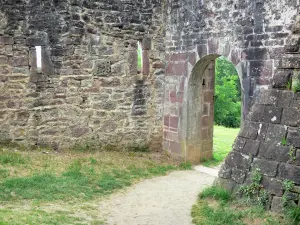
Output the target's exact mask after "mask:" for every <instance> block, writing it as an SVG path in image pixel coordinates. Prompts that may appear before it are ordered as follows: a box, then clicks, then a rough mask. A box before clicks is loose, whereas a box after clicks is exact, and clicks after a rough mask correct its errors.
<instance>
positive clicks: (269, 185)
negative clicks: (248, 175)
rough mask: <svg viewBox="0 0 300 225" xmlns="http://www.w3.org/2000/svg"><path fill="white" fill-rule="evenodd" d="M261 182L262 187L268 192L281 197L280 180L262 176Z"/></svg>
mask: <svg viewBox="0 0 300 225" xmlns="http://www.w3.org/2000/svg"><path fill="white" fill-rule="evenodd" d="M261 184H262V185H263V187H264V189H266V190H268V191H269V192H270V194H272V195H276V196H278V197H281V196H282V195H283V187H282V182H281V181H280V180H278V179H276V178H270V177H267V176H263V179H262V181H261Z"/></svg>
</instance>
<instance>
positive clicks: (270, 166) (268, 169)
mask: <svg viewBox="0 0 300 225" xmlns="http://www.w3.org/2000/svg"><path fill="white" fill-rule="evenodd" d="M252 168H259V169H260V172H261V173H262V174H264V175H266V176H269V177H275V176H276V174H277V168H278V162H276V161H269V160H264V159H257V158H256V159H254V161H253V164H252Z"/></svg>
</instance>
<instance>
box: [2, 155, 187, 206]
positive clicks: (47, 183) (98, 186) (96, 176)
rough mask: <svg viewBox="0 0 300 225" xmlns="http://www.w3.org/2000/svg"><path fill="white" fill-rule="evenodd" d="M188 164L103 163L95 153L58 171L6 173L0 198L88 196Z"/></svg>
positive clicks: (88, 197)
mask: <svg viewBox="0 0 300 225" xmlns="http://www.w3.org/2000/svg"><path fill="white" fill-rule="evenodd" d="M188 167H189V166H188V165H185V167H184V168H183V167H182V166H176V165H159V164H157V163H155V162H153V161H150V162H149V161H146V162H144V164H143V167H139V166H138V165H137V166H133V165H132V166H128V167H127V168H126V166H125V167H123V168H118V167H117V166H104V167H103V165H101V163H100V162H98V161H97V159H95V158H94V157H89V158H86V159H75V160H74V161H73V162H71V163H70V164H69V165H68V167H67V168H66V169H65V170H64V171H62V172H60V173H55V172H54V171H52V172H46V171H45V172H43V173H35V174H33V175H29V176H21V177H6V178H4V179H3V180H2V182H1V183H0V200H3V201H10V200H13V199H14V200H21V199H29V200H41V201H55V200H72V199H81V200H90V199H93V198H95V197H99V196H103V195H107V194H110V193H112V192H114V191H115V190H117V189H122V188H125V187H127V186H130V185H131V184H132V183H134V182H137V181H138V180H139V179H145V178H149V177H153V176H161V175H166V174H167V173H168V172H169V171H173V170H177V169H185V168H188Z"/></svg>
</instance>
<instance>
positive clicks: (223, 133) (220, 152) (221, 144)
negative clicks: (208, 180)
mask: <svg viewBox="0 0 300 225" xmlns="http://www.w3.org/2000/svg"><path fill="white" fill-rule="evenodd" d="M239 130H240V128H226V127H222V126H214V150H213V151H214V152H213V159H212V160H209V161H206V162H204V163H203V165H205V166H216V165H218V164H220V163H221V162H222V161H223V160H224V159H225V157H226V156H227V155H228V153H229V152H230V151H231V150H232V144H233V142H234V140H235V138H236V137H237V135H238V133H239Z"/></svg>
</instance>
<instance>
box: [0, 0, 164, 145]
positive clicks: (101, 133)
mask: <svg viewBox="0 0 300 225" xmlns="http://www.w3.org/2000/svg"><path fill="white" fill-rule="evenodd" d="M164 10H165V7H164V5H163V3H162V2H161V1H157V0H147V1H133V0H109V1H96V0H95V1H91V0H66V1H57V0H45V1H40V0H29V1H27V0H26V1H25V0H18V1H11V0H2V1H0V140H1V141H17V142H22V143H25V144H27V143H28V144H30V145H47V146H50V147H53V148H55V149H58V148H64V147H69V146H71V145H74V144H75V143H76V141H82V142H96V143H98V144H102V145H108V144H112V145H117V146H122V147H124V146H125V145H146V144H151V145H152V146H153V147H154V148H160V146H161V143H162V140H161V139H162V108H163V88H164V82H163V80H164V70H163V68H164V64H163V59H164V51H165V47H164V36H165V27H164V19H165V18H164V16H163V15H164ZM138 42H141V43H142V48H143V56H144V63H143V67H144V68H143V72H138V70H137V62H138V60H137V48H138ZM36 46H41V48H42V53H41V54H42V68H41V69H39V68H38V65H37V58H36V48H35V47H36Z"/></svg>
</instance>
